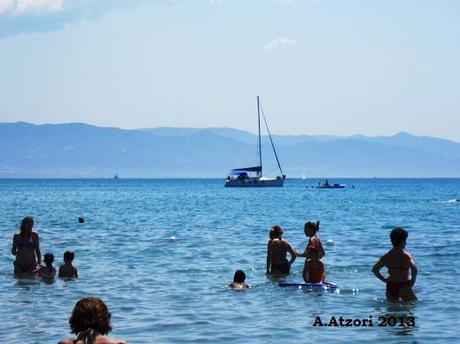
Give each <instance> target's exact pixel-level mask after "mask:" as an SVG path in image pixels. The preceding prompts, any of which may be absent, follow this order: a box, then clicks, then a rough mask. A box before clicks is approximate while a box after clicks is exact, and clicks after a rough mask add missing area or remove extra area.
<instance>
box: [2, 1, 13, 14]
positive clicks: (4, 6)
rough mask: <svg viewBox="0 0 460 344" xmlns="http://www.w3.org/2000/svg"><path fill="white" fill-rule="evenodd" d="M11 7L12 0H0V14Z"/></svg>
mask: <svg viewBox="0 0 460 344" xmlns="http://www.w3.org/2000/svg"><path fill="white" fill-rule="evenodd" d="M12 8H13V0H0V15H1V14H2V13H3V12H6V11H9V10H11V9H12Z"/></svg>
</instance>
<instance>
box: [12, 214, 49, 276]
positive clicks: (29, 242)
mask: <svg viewBox="0 0 460 344" xmlns="http://www.w3.org/2000/svg"><path fill="white" fill-rule="evenodd" d="M33 226H34V219H33V218H32V217H31V216H26V217H25V218H23V219H22V221H21V226H20V228H19V233H16V234H15V235H14V236H13V246H12V249H11V253H12V254H13V255H14V256H16V259H15V260H14V273H15V274H32V273H33V272H34V271H35V268H36V267H37V264H38V265H39V264H40V263H41V259H42V257H41V253H40V240H39V238H38V234H37V232H34V231H33V230H32V228H33Z"/></svg>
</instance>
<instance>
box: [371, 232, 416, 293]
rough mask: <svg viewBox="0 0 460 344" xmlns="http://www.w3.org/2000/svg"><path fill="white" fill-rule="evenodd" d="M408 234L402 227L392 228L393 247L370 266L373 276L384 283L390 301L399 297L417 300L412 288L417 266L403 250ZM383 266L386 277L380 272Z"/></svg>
mask: <svg viewBox="0 0 460 344" xmlns="http://www.w3.org/2000/svg"><path fill="white" fill-rule="evenodd" d="M408 236H409V234H408V233H407V231H406V230H405V229H404V228H401V227H396V228H394V229H393V230H392V231H391V234H390V239H391V243H392V244H393V248H392V249H391V250H390V251H388V252H387V253H386V254H384V255H383V256H382V257H381V258H380V259H379V261H378V262H377V263H376V264H375V265H374V267H373V268H372V272H373V273H374V274H375V276H377V278H378V279H379V280H381V281H382V282H384V283H386V285H387V290H386V295H387V299H388V300H390V301H399V300H400V299H401V300H403V301H415V300H417V296H416V295H415V293H414V292H413V290H412V287H413V286H414V284H415V279H416V278H417V267H416V265H415V261H414V259H413V258H412V256H411V255H410V254H409V252H406V251H404V248H405V247H406V240H407V237H408ZM383 267H387V268H388V277H387V278H385V277H383V275H382V274H381V273H380V270H381V269H382V268H383ZM409 269H410V275H411V278H410V279H409Z"/></svg>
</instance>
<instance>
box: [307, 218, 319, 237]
mask: <svg viewBox="0 0 460 344" xmlns="http://www.w3.org/2000/svg"><path fill="white" fill-rule="evenodd" d="M303 231H304V232H305V235H308V236H314V235H315V234H316V232H318V231H319V221H316V222H314V221H307V222H305V225H304V226H303Z"/></svg>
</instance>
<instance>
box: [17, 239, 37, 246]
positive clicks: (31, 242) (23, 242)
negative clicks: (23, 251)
mask: <svg viewBox="0 0 460 344" xmlns="http://www.w3.org/2000/svg"><path fill="white" fill-rule="evenodd" d="M18 247H21V248H23V247H34V239H32V236H28V237H24V236H19V239H18Z"/></svg>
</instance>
